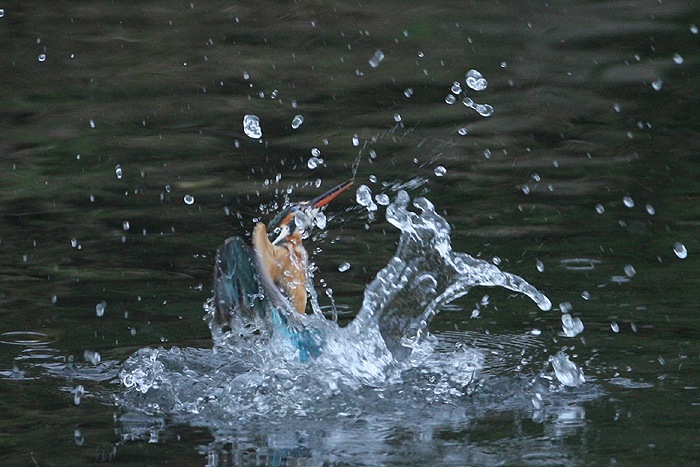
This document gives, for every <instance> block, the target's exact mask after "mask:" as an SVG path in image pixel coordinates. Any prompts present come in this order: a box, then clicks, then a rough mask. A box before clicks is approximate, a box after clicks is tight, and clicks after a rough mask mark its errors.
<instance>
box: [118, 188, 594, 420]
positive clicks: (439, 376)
mask: <svg viewBox="0 0 700 467" xmlns="http://www.w3.org/2000/svg"><path fill="white" fill-rule="evenodd" d="M410 201H411V200H410V198H409V196H408V194H407V193H406V192H404V191H399V193H398V195H397V196H396V199H395V200H394V202H393V203H391V204H390V205H389V206H388V207H387V208H386V218H387V220H388V221H389V222H390V223H391V224H392V225H394V226H395V227H397V228H398V229H399V230H400V238H399V245H398V248H397V251H396V253H395V255H394V256H393V257H392V258H391V260H390V261H389V263H388V264H387V265H386V266H385V267H384V268H383V269H382V270H381V271H380V272H379V273H378V274H377V275H376V277H375V279H374V280H373V281H372V282H371V283H370V284H369V285H368V286H367V288H366V289H365V292H364V300H363V303H362V306H361V308H360V310H359V311H358V313H357V315H356V317H355V319H354V320H353V321H352V322H351V323H350V324H349V325H348V326H346V327H340V326H339V325H338V324H337V323H336V322H334V321H331V320H328V319H326V318H324V317H323V314H322V312H321V310H320V307H319V306H318V303H317V300H316V294H315V291H314V289H313V287H312V286H310V287H309V291H310V292H311V293H310V299H311V302H312V307H313V309H314V311H315V313H314V314H311V315H298V317H295V318H294V320H295V323H294V325H295V326H299V328H298V329H304V330H305V332H308V333H309V335H313V336H314V338H315V339H317V342H319V347H320V349H319V352H318V353H317V355H316V356H315V357H314V358H311V359H309V360H308V361H303V360H304V359H303V358H300V357H301V354H300V352H301V350H300V349H299V347H298V346H297V345H295V343H294V341H293V339H290V333H285V332H279V331H278V329H279V328H278V327H275V326H274V325H272V324H270V323H258V324H257V325H256V326H253V327H250V326H248V325H247V324H246V323H242V322H240V323H239V322H233V323H232V324H231V327H230V328H226V329H221V328H220V327H219V326H217V325H216V324H215V320H214V319H213V318H214V313H215V306H214V303H213V300H209V301H208V302H207V303H206V304H205V310H206V317H205V319H206V320H207V321H208V322H209V325H210V327H211V330H212V337H213V341H214V346H213V349H194V348H190V349H180V348H178V347H173V348H171V349H169V350H165V349H162V348H161V349H149V348H145V349H141V350H139V351H138V352H136V353H135V354H134V355H132V356H131V357H130V358H129V359H127V361H126V362H125V363H124V364H123V367H122V369H121V371H120V373H119V378H120V380H121V382H122V384H123V386H124V387H125V391H123V392H122V393H121V394H120V395H118V396H117V402H118V403H119V405H121V406H122V407H123V408H125V409H127V411H128V410H134V411H138V412H145V413H148V414H154V415H159V414H169V415H170V416H176V417H177V418H178V420H180V421H182V422H186V423H198V424H206V425H208V426H229V425H230V423H231V422H232V421H236V423H238V422H240V421H245V420H248V421H251V420H260V419H265V420H268V419H271V418H272V419H280V418H285V417H308V416H313V417H318V418H319V419H323V418H324V417H338V416H339V414H358V413H373V412H376V411H378V410H389V411H390V412H391V411H392V410H393V409H392V408H391V407H392V403H391V402H388V401H390V400H394V399H396V400H401V401H403V402H402V404H404V403H405V401H406V400H409V401H411V404H415V405H416V410H418V411H421V410H428V411H429V410H430V407H432V406H433V404H435V403H440V404H449V405H455V404H457V405H461V404H463V402H464V397H465V396H470V395H472V394H473V393H474V392H475V391H477V392H478V391H484V388H485V383H484V379H483V378H484V376H483V374H482V373H483V371H484V359H485V354H484V353H483V352H482V351H481V350H480V349H479V348H478V347H477V348H472V347H470V346H467V345H464V344H465V343H464V342H458V343H456V344H454V345H452V346H451V347H450V350H449V351H445V349H444V348H440V342H439V339H437V338H436V337H435V336H433V335H432V334H431V333H430V332H429V326H430V323H431V321H432V320H433V319H434V318H435V316H437V314H438V313H439V312H440V310H441V309H443V308H444V307H445V306H446V305H449V304H450V302H452V301H453V300H455V299H457V298H459V297H462V296H464V295H466V294H467V293H468V292H469V290H470V289H471V288H472V287H475V286H498V287H504V288H507V289H510V290H513V291H516V292H519V293H522V294H524V295H526V296H528V297H530V298H531V299H532V300H533V301H534V302H535V303H536V304H537V305H538V306H539V308H540V309H542V310H549V309H550V308H551V306H552V305H551V302H550V300H549V299H548V298H547V297H546V296H545V295H543V294H542V293H540V292H539V291H538V290H537V289H535V288H534V287H533V286H532V285H530V284H528V283H527V282H526V281H525V280H523V279H522V278H520V277H518V276H516V275H513V274H510V273H507V272H503V271H501V270H500V269H499V268H498V267H496V266H494V265H493V264H491V263H487V262H485V261H482V260H479V259H476V258H473V257H471V256H470V255H468V254H466V253H460V252H455V251H453V250H452V246H451V243H450V228H449V225H448V223H447V221H446V220H445V219H444V218H442V217H441V216H440V215H438V214H437V213H436V212H435V209H434V207H433V205H432V203H431V202H430V201H428V200H427V199H425V198H417V199H415V200H414V201H413V207H414V208H416V209H417V210H418V212H413V211H412V210H410V209H409V204H410ZM311 280H313V279H312V278H311ZM465 316H466V315H465ZM253 319H255V320H264V319H265V318H264V317H260V316H257V317H255V318H253ZM248 324H249V323H248ZM278 324H279V323H278ZM251 329H255V331H251ZM522 355H523V354H522V353H521V354H520V355H519V356H516V357H514V358H516V360H517V361H518V362H519V363H517V364H516V365H514V366H517V367H518V368H519V367H520V366H521V363H520V362H522V361H523V357H522ZM561 363H562V362H561V358H560V359H558V360H556V365H557V366H555V367H554V368H555V371H557V368H560V373H561V371H564V372H565V374H568V375H569V376H570V378H569V379H570V380H571V381H575V380H576V379H575V378H576V374H574V373H572V372H573V371H574V370H572V369H571V366H570V365H569V366H565V370H561V365H560V364H561ZM554 364H555V363H554V361H553V365H554ZM572 365H573V364H572ZM566 368H568V369H566ZM576 368H577V367H576ZM486 371H487V372H488V369H486ZM566 372H568V373H566ZM581 374H582V373H581ZM557 378H558V377H557ZM561 379H562V378H559V380H558V381H561ZM569 379H565V381H566V382H565V381H561V383H555V381H556V378H555V377H554V376H548V379H547V381H549V383H548V384H549V387H550V389H549V391H550V392H551V391H556V387H563V385H565V384H567V382H569ZM498 384H500V383H498ZM531 384H532V383H531V382H524V383H523V384H522V385H521V387H522V388H523V389H522V391H523V394H524V393H525V392H527V395H526V396H525V395H523V394H520V396H522V397H521V398H522V400H523V401H525V404H526V406H527V407H530V405H531V404H530V400H531V397H532V395H531V393H529V392H528V391H529V389H527V388H528V387H530V385H531ZM557 385H558V386H557ZM540 386H541V385H539V386H538V392H539V393H543V391H544V390H543V389H542V388H541V387H540ZM487 392H488V390H487ZM494 392H496V393H500V392H499V390H495V391H494ZM509 397H510V396H509ZM486 400H490V399H489V398H486ZM358 411H359V412H358Z"/></svg>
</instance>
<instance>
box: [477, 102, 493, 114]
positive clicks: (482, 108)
mask: <svg viewBox="0 0 700 467" xmlns="http://www.w3.org/2000/svg"><path fill="white" fill-rule="evenodd" d="M474 110H476V111H477V112H478V113H479V115H481V116H482V117H490V116H491V115H493V107H492V106H490V105H489V104H476V107H474Z"/></svg>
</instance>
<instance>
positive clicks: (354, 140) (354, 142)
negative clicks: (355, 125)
mask: <svg viewBox="0 0 700 467" xmlns="http://www.w3.org/2000/svg"><path fill="white" fill-rule="evenodd" d="M352 145H353V146H355V147H358V146H359V145H360V138H359V137H358V136H357V133H355V134H354V135H352Z"/></svg>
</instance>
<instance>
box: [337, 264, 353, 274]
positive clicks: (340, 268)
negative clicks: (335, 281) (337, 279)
mask: <svg viewBox="0 0 700 467" xmlns="http://www.w3.org/2000/svg"><path fill="white" fill-rule="evenodd" d="M348 269H350V263H348V262H345V263H342V264H341V265H339V266H338V271H340V272H345V271H347V270H348Z"/></svg>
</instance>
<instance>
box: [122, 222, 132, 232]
mask: <svg viewBox="0 0 700 467" xmlns="http://www.w3.org/2000/svg"><path fill="white" fill-rule="evenodd" d="M122 228H123V229H124V230H129V229H130V228H131V225H130V224H129V221H124V222H122Z"/></svg>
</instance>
